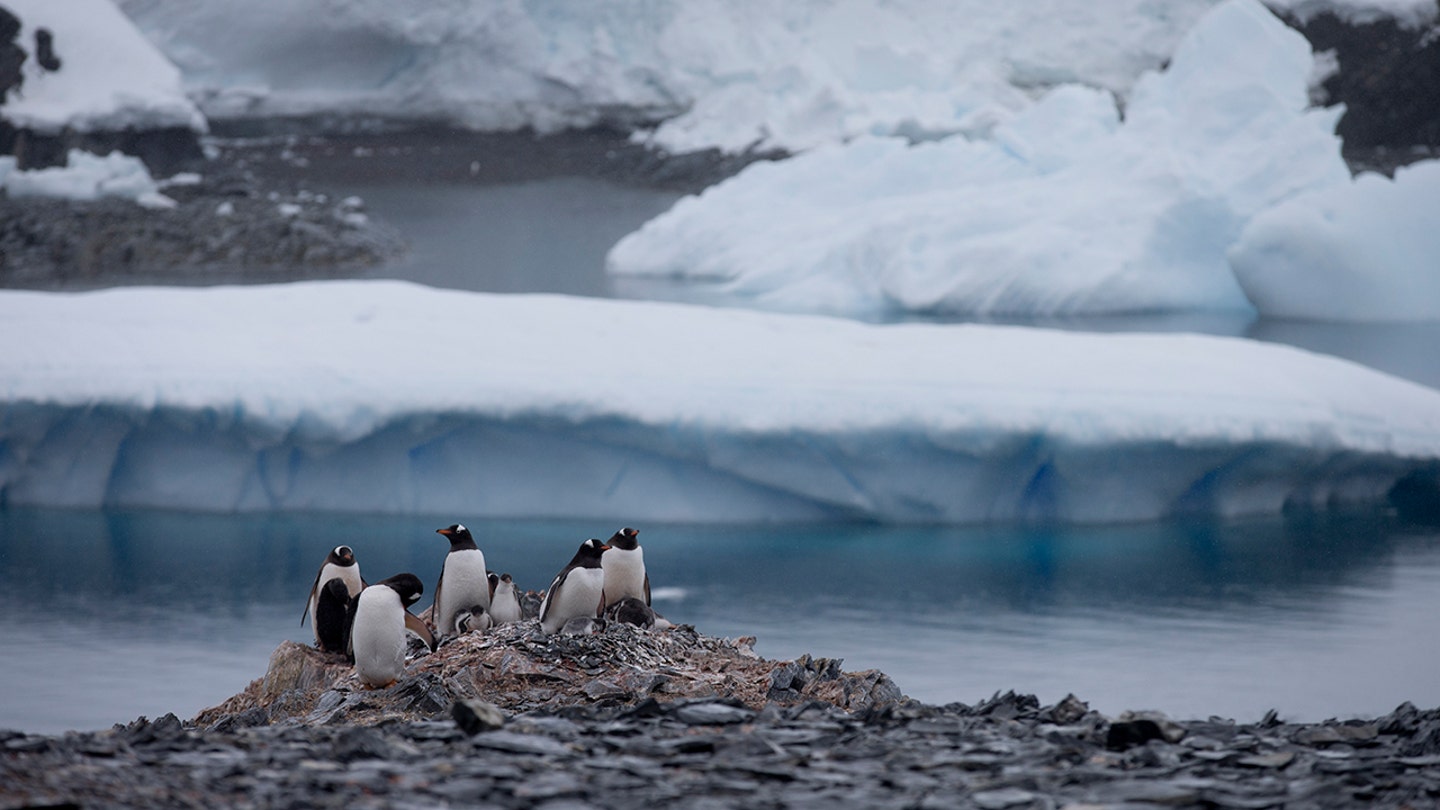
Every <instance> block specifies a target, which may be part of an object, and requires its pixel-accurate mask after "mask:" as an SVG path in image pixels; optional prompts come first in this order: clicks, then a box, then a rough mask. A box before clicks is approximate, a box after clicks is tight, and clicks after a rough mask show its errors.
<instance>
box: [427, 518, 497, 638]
mask: <svg viewBox="0 0 1440 810" xmlns="http://www.w3.org/2000/svg"><path fill="white" fill-rule="evenodd" d="M435 532H436V533H437V534H443V535H445V537H446V538H448V539H449V540H450V552H449V553H448V554H446V555H445V564H444V565H442V566H441V567H440V579H439V581H438V582H436V583H435V610H434V613H433V614H432V615H431V618H432V619H433V620H434V621H435V629H436V630H437V631H438V632H441V633H449V632H452V631H453V630H454V629H455V614H457V613H459V612H460V611H461V610H464V609H465V608H467V607H469V606H471V605H479V606H480V607H483V608H485V609H486V610H489V609H490V578H489V577H488V576H486V574H485V554H484V552H482V551H480V549H479V548H477V547H476V545H475V538H473V537H471V536H470V530H469V529H467V528H465V527H464V526H462V525H460V524H459V523H456V524H455V525H453V526H449V527H447V528H444V529H436V530H435Z"/></svg>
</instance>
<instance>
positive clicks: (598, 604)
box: [300, 523, 671, 688]
mask: <svg viewBox="0 0 1440 810" xmlns="http://www.w3.org/2000/svg"><path fill="white" fill-rule="evenodd" d="M435 531H436V533H437V534H440V535H441V536H443V537H445V538H446V539H447V540H448V541H449V543H450V549H449V551H447V552H446V554H445V559H444V561H443V562H442V563H441V565H440V576H439V577H438V578H437V579H436V582H435V603H434V606H433V607H432V608H431V610H430V623H428V624H427V623H426V622H425V621H424V620H423V619H421V618H420V617H419V616H416V615H415V614H413V613H411V612H410V608H411V607H412V606H413V605H415V603H416V602H418V601H419V600H420V597H421V595H422V594H423V593H424V591H425V586H424V585H423V584H422V583H421V582H420V578H419V577H417V576H415V575H414V574H411V573H401V574H396V575H394V576H392V577H388V578H386V579H383V580H381V581H379V582H376V583H373V584H372V583H367V582H366V581H365V580H364V579H363V578H362V577H361V576H360V564H359V562H358V561H357V560H356V559H355V551H354V550H353V549H351V548H350V547H349V546H336V547H335V548H334V549H331V551H330V553H329V554H328V555H327V556H326V557H325V561H324V562H323V563H321V565H320V570H319V571H318V572H317V573H316V574H315V582H314V584H313V585H311V587H310V597H309V599H308V600H307V602H306V603H305V611H304V612H303V613H301V614H300V623H301V624H302V625H303V624H304V623H305V617H306V616H307V615H308V616H309V617H310V625H311V628H312V629H313V630H314V633H315V646H316V647H318V648H319V649H321V650H323V651H325V652H329V653H336V654H342V655H345V656H346V658H347V659H348V660H350V661H352V662H353V663H354V665H355V672H356V675H357V676H358V677H359V679H360V682H361V683H362V684H364V685H365V686H367V687H371V688H380V687H386V686H389V685H391V684H393V683H395V682H396V681H397V680H399V679H400V676H401V675H403V674H404V671H405V654H406V651H407V649H408V647H409V636H410V635H412V634H413V635H415V636H417V637H418V638H419V639H420V640H421V641H423V642H424V643H425V644H426V646H428V647H429V648H430V649H431V650H432V651H433V650H435V649H436V648H437V647H438V646H439V645H440V644H441V643H443V642H445V641H447V640H449V639H451V638H454V637H457V636H460V635H463V634H465V633H476V632H484V631H486V630H489V629H490V628H491V627H495V626H497V625H501V624H509V623H513V622H519V621H523V620H524V611H523V610H522V608H521V605H520V591H519V590H518V589H517V588H516V586H515V581H514V580H513V579H512V578H511V576H510V575H509V574H498V575H497V574H495V573H494V572H491V571H489V570H487V568H486V566H485V554H484V552H482V551H481V550H480V547H479V546H478V545H477V544H476V543H475V538H474V536H473V535H471V534H470V530H469V529H467V528H465V526H463V525H461V524H459V523H456V524H453V525H450V526H447V527H445V528H443V529H436V530H435ZM603 620H608V621H615V622H624V623H627V624H634V625H637V626H640V627H646V628H653V627H661V628H664V627H669V626H671V625H670V623H669V622H667V621H666V620H665V619H664V618H663V617H661V616H658V615H657V614H656V613H655V611H654V610H653V609H652V608H651V606H650V576H649V574H647V573H646V571H645V557H644V551H643V550H642V549H641V548H640V542H639V532H637V531H636V530H635V529H632V528H628V527H627V528H624V529H621V530H620V531H618V532H616V533H615V534H614V535H613V536H612V537H611V538H610V539H609V540H608V541H606V542H603V543H602V542H601V541H600V540H598V539H596V538H591V539H589V540H586V541H585V542H583V543H581V544H580V548H579V549H578V550H577V551H576V552H575V556H574V557H572V558H571V559H570V562H569V563H567V564H566V565H565V567H564V568H562V569H560V573H558V574H556V575H555V578H554V579H553V580H552V581H551V582H550V587H549V588H546V589H545V595H544V598H543V600H542V601H541V603H540V613H539V616H538V621H539V624H540V627H541V629H542V630H544V632H546V633H561V632H572V633H573V632H590V630H591V629H592V628H593V627H595V626H597V625H598V624H599V623H600V622H601V621H603Z"/></svg>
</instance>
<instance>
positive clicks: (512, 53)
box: [121, 0, 1213, 151]
mask: <svg viewBox="0 0 1440 810" xmlns="http://www.w3.org/2000/svg"><path fill="white" fill-rule="evenodd" d="M1212 3H1213V0H1168V2H1165V3H1156V2H1153V0H1117V1H1116V2H1107V3H1099V4H1097V3H1086V2H1076V1H1075V0H1042V1H1041V2H1025V3H1008V4H1005V3H1000V4H997V3H993V2H986V0H958V2H945V3H936V2H930V1H929V0H899V1H898V2H895V1H893V0H891V1H889V2H880V1H879V0H865V1H864V2H844V3H842V2H833V0H799V1H798V2H787V3H777V2H771V1H770V0H741V1H740V2H736V1H735V0H646V1H645V2H638V3H637V2H585V3H558V4H557V3H553V2H547V1H546V0H507V1H506V2H493V3H491V2H487V3H473V2H468V0H445V1H444V2H434V1H433V0H383V2H382V0H303V1H297V0H254V2H247V3H232V2H228V0H200V2H196V0H121V6H122V8H123V9H124V10H125V11H126V13H128V14H129V15H130V16H131V18H132V19H134V20H135V21H136V23H137V24H138V25H139V26H140V27H141V29H142V30H144V31H145V32H146V34H147V35H148V36H149V37H150V38H151V39H152V41H154V42H156V43H157V44H158V45H159V46H160V47H161V49H162V50H163V51H164V52H165V53H166V54H167V55H168V56H169V57H170V58H171V59H173V60H174V61H175V62H176V63H177V64H178V65H180V67H181V68H182V70H183V71H184V74H185V80H186V83H187V86H188V87H189V89H190V91H191V93H192V94H193V95H194V96H195V97H196V98H198V99H200V101H201V104H202V106H203V108H204V110H205V112H206V113H207V114H208V115H210V116H212V117H220V118H224V117H235V116H268V115H310V114H322V115H323V114H339V115H345V114H351V115H368V116H377V117H399V118H429V119H442V120H450V121H455V122H458V123H460V124H463V125H467V126H471V127H474V128H479V129H515V128H521V127H527V126H528V127H535V128H537V129H539V130H542V131H544V130H550V129H555V128H560V127H577V126H579V127H583V126H588V125H592V124H596V123H603V122H618V123H620V124H622V125H626V126H629V125H632V124H636V123H645V124H658V125H659V126H658V129H656V131H655V132H654V136H653V137H654V142H655V143H656V144H657V145H659V146H661V147H663V148H666V149H669V150H672V151H691V150H696V149H705V148H711V147H719V148H721V149H725V150H731V151H737V150H743V149H746V148H757V149H773V148H781V149H788V150H801V149H806V148H810V147H814V146H817V145H820V144H825V143H834V142H837V141H839V140H842V139H845V138H850V137H855V136H857V135H866V134H890V133H902V134H907V135H938V134H949V133H955V132H968V133H983V132H986V131H988V130H989V129H990V128H991V127H993V126H994V125H995V124H996V123H998V122H1001V121H1004V120H1006V119H1007V118H1008V117H1009V116H1010V115H1011V114H1013V113H1014V112H1015V111H1016V110H1018V109H1021V108H1023V107H1024V106H1026V104H1027V103H1028V100H1029V91H1030V90H1031V88H1043V87H1049V86H1054V85H1056V84H1059V83H1063V82H1083V83H1086V84H1089V85H1092V86H1096V87H1102V88H1105V89H1107V90H1110V91H1114V92H1117V93H1121V94H1123V93H1125V92H1127V91H1128V89H1129V88H1130V86H1131V84H1132V83H1133V82H1134V81H1135V79H1136V77H1137V76H1139V75H1140V74H1141V72H1142V71H1144V70H1147V69H1150V68H1153V67H1155V66H1157V65H1159V64H1160V63H1162V62H1163V61H1164V60H1165V59H1166V58H1168V56H1169V55H1170V52H1171V50H1172V49H1173V48H1174V45H1175V43H1176V42H1177V41H1178V40H1179V38H1180V36H1181V35H1182V34H1183V33H1184V31H1185V30H1186V29H1188V28H1189V27H1190V26H1191V25H1192V24H1193V23H1194V21H1195V20H1196V19H1197V18H1198V17H1199V16H1200V15H1201V14H1202V13H1203V12H1204V11H1205V9H1206V8H1208V7H1209V6H1210V5H1212Z"/></svg>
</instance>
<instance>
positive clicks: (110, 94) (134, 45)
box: [0, 0, 206, 134]
mask: <svg viewBox="0 0 1440 810" xmlns="http://www.w3.org/2000/svg"><path fill="white" fill-rule="evenodd" d="M4 5H5V7H6V8H9V9H10V10H11V11H13V12H15V14H16V16H18V17H19V18H20V21H21V24H22V26H23V27H22V29H21V32H20V37H19V42H20V44H21V46H22V47H24V48H25V49H26V50H27V51H33V50H34V48H33V46H32V43H33V37H34V31H35V29H37V28H48V29H50V31H51V32H52V33H53V34H54V38H55V39H54V42H55V51H56V53H57V54H58V55H59V57H60V60H61V66H60V69H59V70H58V71H56V72H53V73H52V72H48V71H45V70H43V69H41V68H40V66H39V64H38V63H37V59H36V58H35V56H34V54H33V53H32V54H31V56H30V58H29V59H28V60H27V61H26V62H25V65H24V68H23V71H22V72H23V74H24V80H25V83H24V86H23V88H22V89H21V91H20V92H16V93H11V94H10V98H9V99H8V100H7V101H6V103H5V105H4V107H0V116H4V118H5V119H7V120H8V121H10V122H11V123H12V124H13V125H15V126H17V127H24V128H27V129H30V130H33V131H35V132H41V133H46V134H54V133H58V132H60V131H62V130H66V129H69V130H75V131H77V132H94V131H100V130H105V131H119V130H124V129H139V130H148V129H168V128H172V127H179V128H184V129H192V130H195V131H197V132H204V131H205V129H206V123H205V118H204V116H203V115H201V114H200V110H199V108H197V107H196V106H195V104H194V103H192V102H191V101H190V99H189V98H187V97H186V95H185V91H184V88H183V87H182V85H181V80H180V71H179V70H178V69H176V67H175V66H174V65H173V64H171V63H170V62H169V61H168V60H167V59H166V58H165V57H164V56H163V55H161V53H160V52H159V51H158V50H156V48H155V46H154V45H151V44H150V42H149V41H148V40H146V39H145V37H144V35H142V34H141V33H140V31H139V30H138V29H137V28H136V27H135V25H134V24H133V23H132V22H131V21H130V20H129V19H128V18H127V17H126V16H125V15H124V14H123V13H122V12H121V11H120V9H119V8H117V7H116V5H115V3H114V2H113V0H5V2H4Z"/></svg>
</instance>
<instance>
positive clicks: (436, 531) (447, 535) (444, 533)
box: [435, 529, 451, 537]
mask: <svg viewBox="0 0 1440 810" xmlns="http://www.w3.org/2000/svg"><path fill="white" fill-rule="evenodd" d="M435 533H436V534H443V535H445V536H446V537H449V536H450V534H451V532H450V530H449V529H436V530H435Z"/></svg>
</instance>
